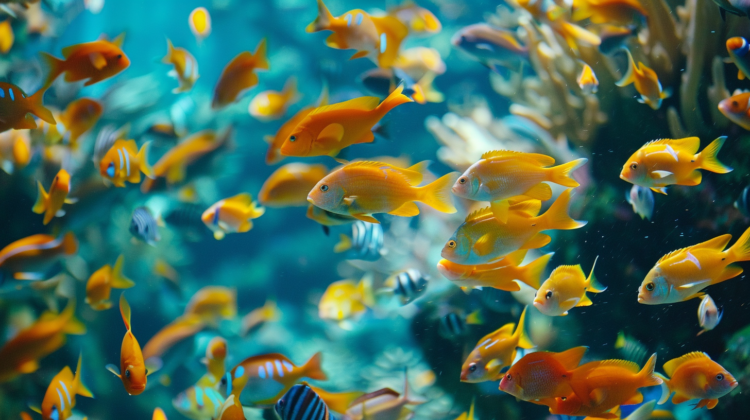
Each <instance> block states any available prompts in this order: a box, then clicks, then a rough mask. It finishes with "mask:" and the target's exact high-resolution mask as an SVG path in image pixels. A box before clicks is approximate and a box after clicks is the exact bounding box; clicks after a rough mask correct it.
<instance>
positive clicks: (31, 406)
mask: <svg viewBox="0 0 750 420" xmlns="http://www.w3.org/2000/svg"><path fill="white" fill-rule="evenodd" d="M28 407H29V410H31V411H33V412H35V413H37V414H42V409H41V408H40V407H39V406H38V405H33V404H29V405H28ZM29 417H30V416H29Z"/></svg>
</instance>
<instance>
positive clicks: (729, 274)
mask: <svg viewBox="0 0 750 420" xmlns="http://www.w3.org/2000/svg"><path fill="white" fill-rule="evenodd" d="M742 271H743V270H742V267H740V266H737V265H728V266H727V267H725V268H724V270H723V271H722V272H721V274H719V277H717V278H716V280H714V281H713V282H711V284H717V283H721V282H723V281H725V280H729V279H733V278H735V277H737V276H739V275H740V274H742Z"/></svg>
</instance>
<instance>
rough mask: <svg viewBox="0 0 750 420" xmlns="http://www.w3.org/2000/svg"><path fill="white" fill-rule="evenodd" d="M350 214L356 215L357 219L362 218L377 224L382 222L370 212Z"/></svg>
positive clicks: (364, 220)
mask: <svg viewBox="0 0 750 420" xmlns="http://www.w3.org/2000/svg"><path fill="white" fill-rule="evenodd" d="M350 216H352V217H354V218H355V219H357V220H361V221H363V222H367V223H375V224H378V225H379V224H380V222H379V221H378V219H376V218H374V217H372V216H371V215H368V214H350Z"/></svg>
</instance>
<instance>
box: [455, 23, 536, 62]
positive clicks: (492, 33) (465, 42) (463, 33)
mask: <svg viewBox="0 0 750 420" xmlns="http://www.w3.org/2000/svg"><path fill="white" fill-rule="evenodd" d="M451 44H452V45H453V46H454V47H456V48H458V49H459V50H462V51H464V52H466V53H467V54H469V55H470V56H471V57H472V58H474V59H475V60H477V61H479V62H480V63H482V64H484V65H485V66H487V67H488V68H489V69H490V70H493V71H495V72H498V73H499V72H500V71H501V69H502V68H507V69H510V70H516V71H518V70H520V69H521V68H522V67H523V65H524V64H525V63H527V62H528V57H529V48H528V47H527V46H526V45H523V44H521V43H520V42H519V41H518V39H516V36H515V34H514V33H513V32H511V31H508V30H505V29H500V28H495V27H493V26H490V25H488V24H486V23H476V24H474V25H469V26H467V27H465V28H463V29H461V30H460V31H458V32H456V34H455V35H453V38H451Z"/></svg>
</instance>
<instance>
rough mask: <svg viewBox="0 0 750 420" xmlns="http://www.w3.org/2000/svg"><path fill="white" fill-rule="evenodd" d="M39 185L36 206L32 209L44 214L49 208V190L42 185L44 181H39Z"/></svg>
mask: <svg viewBox="0 0 750 420" xmlns="http://www.w3.org/2000/svg"><path fill="white" fill-rule="evenodd" d="M36 183H37V187H38V188H39V192H38V194H37V197H36V203H34V207H32V208H31V211H33V212H34V213H37V214H42V213H44V211H45V210H46V208H47V197H48V195H47V191H45V190H44V187H43V186H42V183H41V182H40V181H37V182H36Z"/></svg>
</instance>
